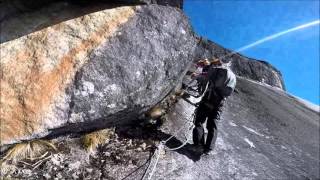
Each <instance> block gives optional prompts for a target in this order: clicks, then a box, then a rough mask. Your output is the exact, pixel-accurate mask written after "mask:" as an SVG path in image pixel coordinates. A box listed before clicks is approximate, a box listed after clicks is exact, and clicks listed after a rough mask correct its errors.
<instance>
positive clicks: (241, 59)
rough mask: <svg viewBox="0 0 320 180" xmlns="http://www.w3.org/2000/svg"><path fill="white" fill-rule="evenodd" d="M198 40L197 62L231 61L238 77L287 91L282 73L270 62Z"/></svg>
mask: <svg viewBox="0 0 320 180" xmlns="http://www.w3.org/2000/svg"><path fill="white" fill-rule="evenodd" d="M198 39H199V44H198V48H197V50H196V52H195V60H197V59H201V58H212V57H219V58H221V59H222V60H223V61H224V62H230V61H231V69H232V70H233V71H234V72H235V74H236V75H238V76H242V77H246V78H248V79H252V80H255V81H258V82H262V83H265V84H269V85H271V86H274V87H278V88H280V89H283V90H285V84H284V81H283V78H282V75H281V72H280V71H279V70H277V69H276V68H274V67H273V66H272V65H271V64H269V63H268V62H265V61H260V60H256V59H252V58H248V57H245V56H243V55H241V54H239V53H235V54H234V53H233V52H232V51H230V50H228V49H226V48H223V47H222V46H220V45H218V44H216V43H214V42H212V41H210V40H206V39H203V38H198Z"/></svg>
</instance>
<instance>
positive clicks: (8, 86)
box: [1, 5, 196, 144]
mask: <svg viewBox="0 0 320 180" xmlns="http://www.w3.org/2000/svg"><path fill="white" fill-rule="evenodd" d="M75 11H76V10H75ZM79 12H80V11H79ZM64 13H66V12H64ZM24 17H25V20H26V21H28V20H29V21H30V19H28V17H26V16H24ZM16 18H20V20H19V21H20V22H21V21H23V17H16ZM15 20H16V19H15V18H13V19H12V20H11V22H15ZM44 20H51V19H44ZM3 24H4V25H7V26H9V25H10V23H9V20H8V21H7V22H5V23H3ZM27 24H28V23H27ZM29 24H30V23H29ZM31 24H32V23H31ZM2 27H4V26H2ZM1 36H3V37H5V36H6V34H1ZM195 42H196V39H195V38H194V35H193V33H192V31H191V28H190V26H189V23H188V20H187V18H186V17H185V16H184V15H183V14H182V13H181V11H180V10H178V9H175V8H170V7H164V6H157V5H149V6H136V7H119V8H112V9H106V10H102V11H97V12H93V13H89V14H84V15H82V16H79V17H77V18H73V19H70V20H67V21H61V22H59V23H57V24H54V25H51V26H49V27H46V28H43V29H41V30H39V31H35V32H32V33H29V34H26V35H24V36H22V37H19V38H16V39H11V40H10V41H7V42H3V43H2V44H1V144H7V143H14V142H17V141H19V140H22V139H29V138H33V137H37V136H39V137H43V136H45V135H48V134H50V132H52V133H53V134H50V135H56V134H61V133H66V132H74V131H76V132H77V131H85V130H90V129H97V128H103V127H106V126H110V125H115V124H123V123H129V122H130V121H132V120H134V119H136V118H137V117H138V116H139V114H141V113H142V112H143V111H145V110H146V109H148V108H150V107H151V106H153V105H155V104H156V103H157V102H159V101H160V100H161V99H162V98H164V97H165V96H166V94H167V93H169V92H170V91H171V90H172V89H173V88H174V87H175V85H176V84H177V81H179V79H181V76H182V75H183V72H184V71H185V70H186V68H187V66H188V62H191V61H192V57H193V52H194V49H195V47H196V43H195Z"/></svg>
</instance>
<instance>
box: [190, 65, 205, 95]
mask: <svg viewBox="0 0 320 180" xmlns="http://www.w3.org/2000/svg"><path fill="white" fill-rule="evenodd" d="M195 67H196V68H197V71H196V72H191V79H192V81H191V82H189V84H190V85H191V84H192V83H193V82H194V81H196V82H197V84H196V85H195V86H196V89H192V87H194V86H190V85H189V86H188V90H192V91H196V92H197V93H199V94H202V93H203V91H204V89H205V87H206V84H207V73H208V70H209V67H210V61H209V60H208V59H203V60H199V61H198V62H197V63H196V65H195ZM194 97H199V95H198V96H194Z"/></svg>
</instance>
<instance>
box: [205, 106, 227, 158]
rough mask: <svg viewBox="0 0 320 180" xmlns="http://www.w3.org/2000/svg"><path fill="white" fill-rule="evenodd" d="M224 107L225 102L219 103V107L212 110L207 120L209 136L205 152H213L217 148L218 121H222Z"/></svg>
mask: <svg viewBox="0 0 320 180" xmlns="http://www.w3.org/2000/svg"><path fill="white" fill-rule="evenodd" d="M222 106H223V101H221V102H219V103H217V105H216V106H215V108H214V109H213V110H212V112H211V114H210V115H209V117H208V120H207V130H208V135H207V139H206V143H205V147H204V148H205V151H207V152H209V151H211V150H213V148H214V146H215V142H216V140H217V135H218V129H217V125H218V124H217V121H219V120H220V115H221V112H222Z"/></svg>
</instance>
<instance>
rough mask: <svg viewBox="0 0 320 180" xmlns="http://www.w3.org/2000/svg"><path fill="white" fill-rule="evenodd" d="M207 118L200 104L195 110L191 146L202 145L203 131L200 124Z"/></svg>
mask: <svg viewBox="0 0 320 180" xmlns="http://www.w3.org/2000/svg"><path fill="white" fill-rule="evenodd" d="M206 118H207V116H206V113H205V107H204V105H203V104H200V105H199V107H198V108H197V109H196V113H195V121H194V125H195V127H194V129H193V144H194V145H204V129H203V126H202V124H203V123H204V121H205V120H206Z"/></svg>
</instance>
